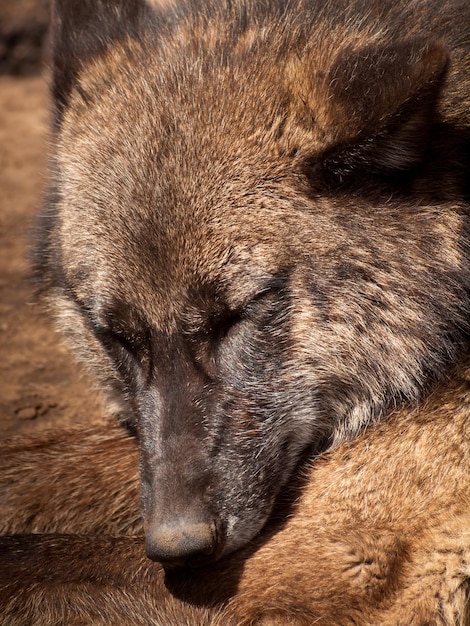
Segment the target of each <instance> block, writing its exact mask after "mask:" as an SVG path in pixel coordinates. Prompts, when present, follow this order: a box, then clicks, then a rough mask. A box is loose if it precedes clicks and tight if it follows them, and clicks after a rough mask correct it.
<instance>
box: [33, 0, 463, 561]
mask: <svg viewBox="0 0 470 626" xmlns="http://www.w3.org/2000/svg"><path fill="white" fill-rule="evenodd" d="M311 4H313V3H309V2H307V3H306V5H305V6H303V5H301V4H300V3H297V6H296V7H294V8H289V6H288V5H286V4H285V3H279V6H277V3H273V6H271V7H268V8H267V7H266V6H264V3H256V2H253V3H251V2H250V1H249V0H246V1H245V0H240V2H238V1H237V2H233V3H227V6H225V3H224V2H222V3H221V6H220V7H219V8H217V7H216V6H211V4H210V2H209V3H207V4H206V5H204V6H202V5H199V6H197V7H196V8H194V9H191V8H188V7H184V6H179V7H177V8H171V7H170V8H167V9H166V10H163V9H162V8H161V7H160V8H155V7H153V8H152V7H150V6H148V5H146V4H144V3H143V2H142V3H141V2H139V1H129V0H99V1H96V0H94V1H93V2H92V1H91V0H90V1H88V0H87V1H85V0H67V1H65V0H63V1H62V0H59V1H58V2H57V3H56V7H55V12H54V30H53V85H52V88H53V94H54V98H55V120H54V124H55V136H54V144H55V145H54V155H53V163H52V183H51V192H50V197H49V202H48V204H47V206H46V207H45V209H44V212H43V215H42V240H41V242H40V243H39V246H38V268H39V271H40V272H41V273H42V276H43V282H44V285H45V292H46V294H47V297H48V300H49V301H50V303H51V305H52V307H53V309H54V310H55V312H56V315H57V317H58V319H59V322H60V326H61V328H62V330H63V331H64V332H65V334H66V335H67V336H68V338H69V339H70V341H71V343H72V344H73V346H74V347H75V348H76V350H77V351H78V353H79V355H80V356H81V360H82V361H83V362H84V363H85V364H86V365H87V366H88V367H89V368H90V369H91V370H92V371H93V372H94V373H95V376H96V377H97V379H98V380H99V381H100V383H101V384H102V386H103V387H104V388H106V389H107V391H108V393H109V396H110V402H111V403H112V405H113V406H114V408H115V409H116V411H117V412H118V413H119V414H120V415H121V417H122V418H123V419H125V420H126V421H127V422H128V423H130V424H131V425H132V426H133V427H134V428H135V429H136V432H137V434H138V439H139V446H140V451H141V475H142V503H143V514H144V519H145V526H146V533H147V550H148V553H149V555H150V556H151V557H153V558H155V559H158V560H161V561H162V562H164V563H167V564H197V563H199V562H204V561H205V560H207V559H211V558H216V557H217V556H219V555H221V554H223V553H227V552H229V551H231V550H234V549H236V548H238V547H240V546H242V545H243V544H245V543H247V542H248V541H249V540H250V539H251V538H252V537H253V536H254V535H255V534H256V533H257V532H258V531H259V530H260V528H261V527H262V526H263V524H264V523H265V521H266V519H267V517H268V515H269V513H270V511H271V508H272V505H273V502H274V500H275V498H276V496H277V495H278V493H279V491H280V490H281V488H282V486H283V485H284V484H285V483H286V481H287V480H288V479H289V477H290V476H291V474H292V471H293V469H294V468H295V466H296V464H297V463H298V462H299V459H300V458H301V455H302V454H303V452H304V451H305V450H306V449H307V448H312V447H313V448H314V449H315V448H317V449H320V447H324V446H325V445H329V444H332V443H335V442H338V441H340V440H342V439H344V438H346V437H351V436H353V435H354V434H355V433H357V432H358V431H359V430H360V429H361V428H363V427H364V426H365V425H367V424H368V423H369V422H370V421H372V420H374V419H378V418H380V417H381V416H383V415H384V414H386V412H387V411H389V410H390V408H391V407H393V406H394V405H396V404H397V403H400V402H403V401H415V400H417V399H419V398H420V396H421V395H422V393H423V391H424V390H425V389H426V388H427V387H428V386H429V384H431V383H432V381H433V380H434V379H435V378H436V377H439V376H440V375H441V374H442V373H443V372H444V371H445V369H446V365H447V364H448V362H449V360H450V359H452V358H454V357H455V354H456V352H457V350H458V347H459V345H460V343H461V342H462V341H463V334H464V332H465V329H466V325H467V308H468V257H467V255H468V250H467V244H468V234H467V225H466V207H464V206H462V203H461V202H460V201H459V199H458V198H456V200H455V202H451V201H449V200H445V195H446V194H445V193H444V192H443V191H442V189H441V183H440V182H437V183H436V181H434V180H433V181H431V182H430V183H429V189H425V186H423V183H422V181H423V180H427V178H426V171H427V170H426V167H425V166H424V165H423V157H424V154H425V151H426V148H429V150H430V151H431V152H429V154H432V149H433V140H434V139H433V137H434V134H433V133H436V132H438V131H437V130H436V128H438V124H437V122H439V119H440V118H439V112H438V103H439V97H440V92H441V87H442V81H443V76H444V74H445V70H446V65H447V54H446V52H445V50H444V48H443V47H442V45H441V44H439V43H436V42H435V41H433V40H430V39H428V38H417V37H413V38H407V39H404V40H400V41H397V39H396V31H395V30H394V29H393V28H390V29H387V24H386V23H385V24H384V23H382V22H378V23H377V24H376V23H375V22H374V20H373V19H372V17H371V18H370V22H368V21H367V20H365V19H364V18H362V19H355V20H354V19H352V17H351V16H352V14H353V13H352V12H353V11H354V6H353V5H354V3H351V2H348V3H345V6H343V7H342V8H340V9H338V13H337V14H334V9H332V8H331V5H332V4H334V3H322V2H318V3H315V8H312V7H311V6H310V5H311ZM323 4H325V6H323V8H322V6H321V5H323ZM360 4H363V3H360ZM281 5H282V6H281ZM371 6H372V3H371ZM329 7H330V8H329ZM403 10H404V9H403V7H402V11H403ZM332 11H333V13H332ZM392 18H393V16H391V18H390V19H392ZM438 156H439V155H438ZM416 181H418V182H416ZM420 181H421V182H420ZM418 187H420V188H421V189H422V190H423V191H422V192H420V193H418V192H416V193H413V189H415V188H418ZM436 190H438V191H439V192H441V191H442V198H441V200H440V201H438V200H437V199H436V198H437V196H439V193H437V191H436Z"/></svg>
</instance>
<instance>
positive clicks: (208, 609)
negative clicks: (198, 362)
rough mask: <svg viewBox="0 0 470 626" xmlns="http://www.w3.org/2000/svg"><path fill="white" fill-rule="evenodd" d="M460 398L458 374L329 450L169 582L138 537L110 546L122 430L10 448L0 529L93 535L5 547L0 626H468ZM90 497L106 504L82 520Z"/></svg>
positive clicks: (129, 480) (468, 530)
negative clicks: (223, 544)
mask: <svg viewBox="0 0 470 626" xmlns="http://www.w3.org/2000/svg"><path fill="white" fill-rule="evenodd" d="M469 389H470V370H469V369H465V370H463V371H461V372H460V373H456V375H455V378H454V381H453V382H452V384H449V385H447V386H442V387H441V388H440V389H439V390H437V391H436V392H435V393H434V394H433V395H432V397H430V399H429V400H428V401H427V402H426V404H425V405H424V406H423V407H422V408H421V409H419V410H418V409H416V410H413V411H402V412H398V413H396V414H395V415H393V416H392V418H391V419H390V421H389V422H388V423H387V424H380V425H378V426H376V427H374V428H371V429H369V430H368V431H367V432H366V433H365V434H363V435H361V436H360V437H358V438H357V440H356V441H354V442H352V443H347V444H343V446H341V447H339V448H338V449H336V450H335V451H333V452H331V453H328V454H325V455H324V456H323V458H321V459H320V460H317V461H315V462H314V463H313V464H311V467H310V468H309V469H308V470H306V473H305V482H304V484H303V485H301V486H300V487H301V492H299V493H300V496H299V499H298V501H297V502H295V504H292V496H293V495H294V496H295V493H297V492H296V490H293V492H292V493H291V494H290V497H287V495H286V498H285V500H284V502H283V503H281V504H280V507H279V511H277V515H275V516H274V518H273V519H272V521H271V522H270V525H269V526H268V528H267V529H265V532H264V533H263V535H261V536H260V537H259V538H257V539H256V540H255V541H254V542H253V543H252V545H251V546H250V547H247V548H245V549H244V550H242V551H239V552H237V553H234V554H233V555H231V556H228V557H226V558H225V559H222V560H221V561H220V562H218V563H216V564H213V565H212V566H211V567H210V568H207V569H201V570H197V571H194V570H193V571H191V570H188V571H187V572H169V573H167V575H166V577H165V576H164V574H163V571H162V569H161V568H160V566H158V565H156V564H154V563H151V562H150V561H148V560H147V559H146V558H145V556H144V555H143V549H142V543H143V539H142V538H132V537H128V538H126V537H120V538H117V537H112V536H111V537H110V536H109V535H114V534H116V533H120V532H122V531H123V529H124V528H128V529H129V531H130V532H135V530H136V526H135V521H136V516H137V515H138V507H137V503H136V502H135V489H136V482H137V477H136V475H135V466H134V463H135V462H136V449H135V446H134V444H133V442H132V440H131V439H129V437H127V436H126V435H125V434H123V433H122V431H121V430H120V429H119V428H118V427H115V428H114V429H113V428H111V429H107V428H105V427H102V428H98V427H97V428H96V429H94V430H91V431H88V432H87V431H85V432H83V433H82V434H81V442H80V443H79V444H77V443H74V440H75V438H76V436H77V431H76V430H73V431H71V432H69V433H62V434H61V433H56V434H53V435H49V436H44V438H43V440H42V442H41V441H38V443H37V445H36V446H35V447H33V446H32V445H31V440H30V439H29V438H26V439H24V438H20V439H19V440H17V441H15V440H12V441H11V442H10V443H8V444H7V445H6V447H5V450H6V455H5V456H2V458H1V466H0V469H1V473H0V476H2V479H1V483H0V490H1V493H2V501H3V502H6V503H7V505H6V510H5V511H3V510H2V517H3V528H4V529H5V531H6V532H13V531H14V532H30V531H31V530H32V529H34V530H36V531H42V532H50V531H57V530H61V531H63V532H68V533H77V532H79V533H84V532H86V530H87V529H86V525H85V524H84V523H83V519H87V520H89V522H88V523H89V524H90V529H89V530H90V534H89V536H82V537H77V536H73V535H69V536H64V535H55V536H54V535H52V536H39V537H34V536H31V537H19V538H6V539H3V540H2V541H1V543H0V546H1V555H2V556H1V559H2V560H1V561H0V581H1V582H0V589H1V591H0V598H1V599H0V607H1V609H2V610H1V611H0V613H1V615H2V617H1V618H0V624H2V625H3V624H5V626H7V625H8V626H16V625H18V626H19V625H21V626H23V625H24V624H25V623H28V624H31V625H36V624H37V625H38V626H39V625H44V626H46V625H47V626H59V624H60V625H62V624H93V625H98V624H113V626H119V625H122V626H124V625H131V624H132V625H134V624H135V625H136V626H137V625H139V624H158V625H160V624H161V625H162V626H163V625H165V626H170V625H171V626H182V625H183V624H198V625H205V624H211V625H212V626H214V625H216V624H217V625H219V626H230V625H231V624H234V625H237V626H241V625H245V624H246V625H248V624H265V625H268V624H271V625H272V624H277V625H282V624H295V625H296V626H300V625H310V624H322V625H325V626H326V625H329V626H333V625H335V626H339V625H341V626H346V625H352V624H356V625H358V624H360V625H364V626H365V625H369V626H375V625H378V624H380V625H381V626H424V625H425V624H432V625H436V626H444V625H445V626H457V625H458V626H468V623H469V612H468V611H469V599H470V499H469V493H470V443H469V442H470V392H469ZM67 440H68V442H67ZM66 442H67V443H66ZM63 446H65V450H67V452H65V455H64V459H63V460H64V461H65V462H66V464H67V463H68V461H69V459H70V462H73V468H71V467H67V465H66V466H65V472H66V473H67V474H69V473H73V475H74V480H73V482H72V484H71V487H69V488H67V485H66V481H64V479H63V471H64V468H63V465H62V463H63V460H62V459H61V456H62V454H57V451H59V450H60V449H61V448H62V447H63ZM23 450H24V452H23ZM119 451H120V452H119ZM78 452H80V454H78ZM91 467H93V468H94V471H95V472H96V477H97V479H92V480H89V472H90V468H91ZM28 471H29V473H30V475H32V476H34V477H36V481H35V483H33V485H31V484H30V482H29V480H28V475H27V472H28ZM116 477H117V479H116ZM56 481H57V483H58V485H59V486H60V487H58V491H59V489H60V491H61V493H58V492H57V494H56V495H54V494H53V495H52V498H53V500H52V504H53V507H49V508H47V511H46V513H44V509H43V502H44V498H45V497H46V494H47V493H48V492H50V485H51V484H55V483H56ZM62 481H63V482H62ZM61 482H62V484H61ZM110 483H112V484H113V485H114V487H113V488H111V489H112V491H113V495H112V497H111V496H110V494H109V493H108V492H106V494H105V493H103V485H104V484H110ZM108 489H109V487H108ZM60 496H61V497H60ZM100 498H101V499H103V500H105V501H106V504H107V507H108V508H107V509H105V508H104V507H103V508H99V507H98V508H97V509H95V511H94V515H92V516H91V517H90V511H89V509H90V507H92V506H96V502H97V500H99V499H100ZM123 502H129V503H130V504H129V507H128V508H127V510H126V509H123V507H122V503H123ZM132 502H134V504H132ZM289 502H290V503H289ZM9 503H11V506H10V504H9ZM292 506H293V513H292V514H291V515H289V517H288V518H287V520H284V516H285V514H286V507H288V508H290V507H292ZM35 509H36V510H37V515H35V514H34V512H33V511H34V510H35ZM114 511H118V512H119V514H118V515H116V514H115V513H114ZM98 530H99V532H101V533H103V535H101V536H99V537H97V536H95V535H94V534H93V533H95V532H97V531H98ZM198 607H199V608H198ZM46 616H47V619H46Z"/></svg>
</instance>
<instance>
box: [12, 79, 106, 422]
mask: <svg viewBox="0 0 470 626" xmlns="http://www.w3.org/2000/svg"><path fill="white" fill-rule="evenodd" d="M47 126H48V93H47V84H46V80H45V78H44V77H41V76H23V77H18V76H0V432H1V433H14V432H18V431H20V430H22V431H29V432H31V431H34V430H37V429H40V428H44V427H49V426H52V425H54V424H57V423H72V422H84V421H89V420H90V419H99V418H100V416H101V415H102V414H103V410H102V407H101V406H100V402H99V400H98V397H97V395H96V394H95V393H94V392H93V391H92V390H91V385H90V381H89V380H86V379H84V378H83V376H82V374H81V371H80V369H79V368H78V367H77V366H76V364H75V363H74V362H73V360H72V358H71V356H70V353H69V351H68V350H67V349H66V348H65V347H63V346H62V345H61V343H60V339H59V337H58V335H57V334H56V333H55V331H54V329H53V328H52V324H51V322H50V320H49V318H48V316H47V315H46V314H45V313H44V312H43V311H41V310H40V309H39V307H38V305H37V304H36V303H35V302H34V297H33V289H32V286H31V285H30V284H29V281H28V275H29V264H28V254H29V252H28V249H29V246H30V242H31V236H32V230H33V223H34V215H35V213H36V212H37V209H38V207H39V206H40V202H41V196H42V191H43V189H44V187H45V178H46V177H45V161H46V158H45V155H46V150H47Z"/></svg>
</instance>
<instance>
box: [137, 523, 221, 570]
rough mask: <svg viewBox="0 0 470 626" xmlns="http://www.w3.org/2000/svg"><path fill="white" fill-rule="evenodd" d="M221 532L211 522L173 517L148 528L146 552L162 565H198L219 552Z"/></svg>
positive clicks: (209, 559) (173, 566) (172, 566)
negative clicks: (168, 520) (173, 518)
mask: <svg viewBox="0 0 470 626" xmlns="http://www.w3.org/2000/svg"><path fill="white" fill-rule="evenodd" d="M220 547H221V546H220V532H219V530H218V525H217V522H216V521H215V520H211V521H210V522H191V521H182V520H178V521H172V523H169V522H167V523H165V524H156V525H152V526H150V527H148V528H147V532H146V537H145V549H146V552H147V556H148V557H149V558H150V559H152V560H153V561H158V562H159V563H161V564H162V565H163V566H164V567H168V568H172V569H173V568H177V567H199V566H201V565H204V564H206V563H208V562H210V561H212V560H214V559H215V558H217V555H218V554H219V553H220Z"/></svg>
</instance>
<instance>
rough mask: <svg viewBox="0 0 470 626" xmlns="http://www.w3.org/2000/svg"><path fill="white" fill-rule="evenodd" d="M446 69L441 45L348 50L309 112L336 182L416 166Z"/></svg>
mask: <svg viewBox="0 0 470 626" xmlns="http://www.w3.org/2000/svg"><path fill="white" fill-rule="evenodd" d="M447 62H448V56H447V52H446V49H445V47H444V46H443V45H442V44H441V43H440V42H435V41H429V40H424V39H421V38H416V39H413V40H409V41H403V42H398V43H396V44H392V45H388V46H373V45H372V46H370V47H366V48H362V49H359V50H345V51H343V52H342V53H341V54H340V55H339V56H338V57H337V58H336V60H335V62H334V64H333V66H332V67H330V68H329V71H327V72H325V74H324V78H323V80H321V81H320V84H321V92H319V91H317V92H316V94H315V103H316V106H315V108H314V109H313V111H312V113H313V116H314V120H315V123H316V126H317V133H318V136H319V138H320V142H321V144H323V146H325V149H324V152H323V154H322V156H321V158H320V162H319V161H318V159H316V161H317V165H318V163H320V167H322V168H323V172H324V173H325V174H326V175H327V176H329V177H330V178H331V177H333V180H334V179H335V178H336V180H338V181H341V180H344V178H346V177H347V176H348V175H349V174H351V173H354V172H355V171H357V170H358V169H359V168H360V169H361V170H362V171H363V170H364V168H367V169H368V170H369V171H370V172H373V173H374V172H375V173H377V172H383V173H392V172H396V171H404V170H407V169H410V168H412V167H413V166H416V165H417V164H418V163H419V162H420V161H421V160H422V158H423V156H424V153H425V151H426V148H427V146H428V145H429V139H430V132H431V125H432V122H433V120H434V118H435V110H436V104H437V100H438V97H439V93H440V89H441V87H442V84H443V81H444V76H445V71H446V68H447ZM315 109H316V110H315Z"/></svg>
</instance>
